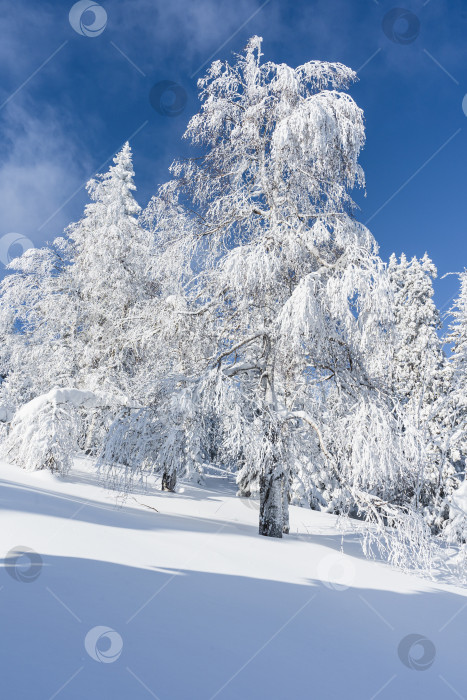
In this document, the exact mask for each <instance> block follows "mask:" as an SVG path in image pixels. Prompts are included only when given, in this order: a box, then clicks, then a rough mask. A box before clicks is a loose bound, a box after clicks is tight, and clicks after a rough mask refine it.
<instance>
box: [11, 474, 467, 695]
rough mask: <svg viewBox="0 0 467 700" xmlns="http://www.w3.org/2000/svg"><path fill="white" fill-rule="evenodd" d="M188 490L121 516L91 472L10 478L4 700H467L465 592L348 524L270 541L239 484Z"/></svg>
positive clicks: (316, 517) (306, 514) (140, 502)
mask: <svg viewBox="0 0 467 700" xmlns="http://www.w3.org/2000/svg"><path fill="white" fill-rule="evenodd" d="M180 491H181V492H180V493H177V494H161V493H157V492H151V493H137V494H135V495H134V497H130V498H129V499H128V500H127V501H126V502H125V504H124V505H123V506H121V505H116V503H115V494H114V493H112V492H109V491H106V490H104V489H102V488H101V487H100V486H99V485H98V484H97V482H96V479H95V477H94V476H93V474H92V471H91V469H90V465H89V464H88V463H87V462H86V461H85V460H77V461H76V464H75V469H74V470H73V472H72V473H71V475H70V476H69V477H67V478H66V479H59V478H55V477H54V476H52V475H51V474H49V473H46V472H35V473H30V472H25V471H22V470H21V469H19V468H17V467H11V466H8V465H6V464H2V465H1V466H0V499H1V509H2V510H1V518H2V521H1V529H0V540H1V551H2V552H4V553H5V555H6V553H7V552H10V554H9V556H8V557H7V559H6V560H5V562H4V563H3V570H2V571H1V572H0V586H1V587H2V589H1V590H0V610H1V630H2V652H1V658H2V673H1V676H0V684H1V697H2V698H8V699H10V698H18V699H21V700H23V699H24V700H26V699H27V700H53V699H54V698H59V700H66V699H68V700H71V699H73V700H94V699H96V700H97V698H99V699H100V698H105V699H111V700H140V699H141V700H146V699H148V698H151V697H153V698H159V699H160V700H179V699H180V700H198V699H202V700H211V699H214V698H219V700H234V699H241V700H249V699H254V700H256V699H258V700H262V699H265V700H266V699H268V700H289V699H290V700H301V699H302V698H303V699H305V698H306V699H307V700H308V699H309V698H316V699H318V700H328V699H329V700H331V699H334V698H336V699H340V698H351V699H352V700H353V699H354V698H355V699H356V700H370V699H371V698H378V699H380V700H387V699H389V698H391V699H392V698H401V699H404V700H405V699H406V698H407V699H408V698H410V700H413V699H416V698H420V700H422V699H423V700H430V699H433V700H434V699H436V700H440V699H443V700H444V699H446V700H449V698H453V699H455V698H456V697H457V698H463V697H467V663H466V653H467V591H465V590H463V589H461V588H457V587H454V586H452V585H448V584H441V583H436V584H435V583H433V582H429V581H426V580H423V579H421V578H417V577H415V576H409V575H405V574H403V573H402V572H399V571H395V570H393V569H391V568H390V567H388V566H387V565H385V564H384V563H381V562H373V561H367V560H365V559H364V558H363V556H362V554H361V548H360V545H359V543H358V541H357V539H358V537H357V535H356V534H355V533H350V532H349V533H347V534H342V530H340V529H339V527H338V523H337V521H336V518H335V517H333V516H328V515H323V514H320V513H316V512H312V511H308V510H305V509H300V508H291V533H292V534H290V535H289V536H287V537H284V539H283V540H273V539H266V538H262V537H259V536H258V535H257V518H258V511H257V504H256V503H254V502H249V501H245V500H242V499H238V498H236V497H235V490H234V486H233V484H231V483H229V481H228V480H227V479H225V478H214V477H212V478H209V479H208V482H207V485H206V487H205V488H199V487H195V486H193V485H185V486H182V487H181V489H180ZM154 509H157V510H154ZM18 547H20V548H23V549H24V548H30V549H31V550H33V552H31V553H30V556H29V558H28V557H27V556H25V555H23V556H22V557H20V558H19V559H17V563H16V564H15V558H14V555H13V554H12V553H11V550H13V549H15V548H18ZM35 553H37V554H38V555H40V559H39V558H38V557H37V556H36V554H35ZM95 628H98V629H95ZM99 628H100V629H99ZM409 635H412V636H409ZM417 635H418V636H417Z"/></svg>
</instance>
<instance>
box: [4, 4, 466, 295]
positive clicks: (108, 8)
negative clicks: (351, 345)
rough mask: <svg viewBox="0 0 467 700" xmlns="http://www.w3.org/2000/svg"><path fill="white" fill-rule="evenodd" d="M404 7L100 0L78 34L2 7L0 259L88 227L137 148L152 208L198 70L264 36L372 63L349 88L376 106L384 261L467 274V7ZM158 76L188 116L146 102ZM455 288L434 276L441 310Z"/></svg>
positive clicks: (267, 48) (57, 18) (60, 8)
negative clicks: (413, 261) (107, 184)
mask: <svg viewBox="0 0 467 700" xmlns="http://www.w3.org/2000/svg"><path fill="white" fill-rule="evenodd" d="M402 3H403V8H402V10H405V12H404V11H399V12H392V13H391V11H393V9H394V7H395V6H394V3H393V2H392V0H389V1H388V0H294V1H291V0H269V1H266V2H264V0H262V1H257V0H235V2H231V1H230V2H227V1H226V0H191V1H190V2H188V1H187V0H172V1H171V2H167V0H131V2H130V1H129V0H126V1H125V2H124V1H123V0H102V3H101V6H102V7H103V8H104V10H105V12H104V13H103V12H102V11H100V25H96V27H95V29H97V30H99V29H100V28H103V27H104V26H105V28H104V29H103V31H102V32H101V33H99V32H98V31H96V36H86V35H83V34H80V33H79V31H84V33H89V32H90V31H91V29H92V27H91V23H92V21H93V20H94V15H93V14H92V12H90V11H88V12H87V14H83V13H80V12H79V11H78V17H79V16H80V15H81V24H80V23H78V24H76V23H75V24H76V28H77V29H78V31H76V30H75V29H74V28H73V27H72V26H71V24H70V21H69V11H70V9H71V7H72V6H73V2H72V1H69V0H50V1H47V0H40V2H38V1H37V0H15V2H14V3H11V2H7V0H0V37H1V40H0V65H1V70H0V76H1V77H0V129H1V136H2V138H1V139H0V257H2V255H3V257H4V256H5V251H4V250H2V249H1V248H2V244H1V240H2V238H3V236H5V235H6V234H8V233H11V232H15V233H17V234H18V235H19V236H25V237H27V238H28V239H30V240H31V241H32V243H33V244H34V245H35V246H40V245H42V244H43V243H44V242H45V241H46V240H51V239H53V238H54V237H55V236H57V235H60V234H61V232H62V231H63V228H64V227H65V226H66V225H67V224H68V223H70V222H71V221H73V220H76V219H78V218H80V216H81V214H82V210H83V207H84V205H85V203H86V201H87V199H86V193H85V190H84V187H83V185H84V183H85V182H86V181H87V179H89V177H91V176H92V175H93V174H94V173H95V172H96V170H98V169H104V170H105V169H106V168H107V167H108V164H109V161H110V158H111V157H112V155H113V154H114V153H115V151H116V150H118V149H119V148H120V146H121V145H122V144H123V142H124V141H125V140H127V139H130V142H131V145H132V148H133V151H134V162H135V169H136V184H137V186H138V194H137V196H138V200H139V202H140V204H141V205H143V206H144V205H145V204H146V202H147V201H148V200H149V198H150V197H151V195H152V194H153V193H154V192H155V191H156V188H157V186H158V184H160V183H162V182H164V181H165V180H166V179H167V178H168V171H167V168H168V166H169V165H170V162H171V161H172V160H173V158H175V157H177V156H179V155H181V154H183V153H186V152H187V145H186V144H185V143H183V142H182V141H181V136H182V134H183V132H184V129H185V126H186V123H187V121H188V119H189V117H190V116H191V114H193V113H194V112H195V111H197V105H198V102H197V97H196V92H197V91H196V79H197V77H199V76H200V75H201V74H202V71H201V72H197V71H198V69H199V68H200V66H201V65H203V64H204V63H205V62H206V61H207V59H209V58H210V57H211V56H213V58H222V59H225V58H229V57H230V56H231V54H232V52H233V51H239V50H241V49H242V47H243V46H244V45H245V42H246V40H247V39H248V37H249V36H251V35H253V34H259V35H261V36H262V37H263V38H264V44H263V52H264V54H265V59H266V60H273V61H276V62H286V63H289V64H291V65H293V66H295V65H298V64H300V63H304V62H305V61H307V60H310V59H323V60H328V61H341V62H343V63H345V64H347V65H349V66H351V67H352V68H354V69H355V70H359V69H360V70H359V78H360V80H359V82H358V83H357V84H356V85H355V86H354V87H353V88H352V90H351V93H352V95H353V97H354V99H355V100H356V101H357V103H358V104H359V105H360V106H361V107H362V108H363V110H364V112H365V118H366V127H367V144H366V147H365V150H364V153H363V156H362V160H361V162H362V165H363V167H364V169H365V172H366V178H367V189H366V197H365V196H363V193H360V194H358V195H357V201H358V203H359V205H360V207H361V212H360V217H361V220H362V221H363V222H367V221H369V223H368V225H369V227H370V229H371V230H372V232H373V234H374V236H375V237H376V239H377V241H378V242H379V244H380V246H381V255H382V256H383V257H384V258H387V257H388V256H389V254H390V253H391V252H392V251H395V252H397V253H400V252H401V251H404V252H406V254H407V255H410V256H411V255H418V256H421V255H423V253H424V252H425V251H428V253H429V254H430V255H431V257H432V258H433V260H434V262H435V263H436V265H437V266H438V270H439V273H440V276H441V275H443V274H444V273H446V272H451V271H459V270H462V269H464V267H465V266H467V236H466V204H465V202H466V200H467V197H466V195H467V187H466V185H467V183H466V174H465V173H466V168H465V160H466V145H467V116H466V114H465V113H464V110H463V108H462V102H463V98H464V96H465V95H466V93H467V60H466V59H467V42H466V40H465V37H466V36H467V2H465V0H417V1H415V0H401V4H402ZM91 4H92V2H89V5H91ZM83 6H84V5H83ZM78 10H79V8H78ZM389 13H391V14H389ZM252 15H254V16H253V17H252ZM397 16H398V19H397ZM242 25H244V26H242ZM383 25H384V28H383ZM384 30H385V31H384ZM43 64H44V65H43ZM41 66H42V67H41ZM161 81H172V82H174V83H176V84H178V85H180V86H181V87H182V89H183V90H184V91H185V93H186V104H185V105H184V107H183V103H181V107H183V109H181V110H179V111H180V114H179V115H178V116H167V115H164V114H161V113H158V112H156V111H155V110H154V109H153V107H152V106H151V104H150V101H149V95H150V91H151V88H152V87H153V86H154V85H155V84H157V83H159V82H161ZM185 93H183V94H185ZM168 97H169V94H168V93H166V94H165V97H164V98H163V104H165V102H164V99H168ZM162 111H163V110H162ZM465 111H466V112H467V100H466V103H465ZM398 190H400V191H398ZM5 240H10V239H5ZM11 240H12V239H11ZM19 245H20V244H18V246H19ZM12 250H14V248H13V249H12ZM11 252H12V251H10V253H11ZM2 270H3V265H2V264H1V263H0V272H1V271H2ZM456 289H457V282H456V279H455V278H454V277H448V278H446V279H444V280H441V279H440V280H438V281H437V283H436V300H437V302H438V305H439V306H440V307H446V306H449V299H450V298H451V297H452V295H453V294H454V293H455V292H456Z"/></svg>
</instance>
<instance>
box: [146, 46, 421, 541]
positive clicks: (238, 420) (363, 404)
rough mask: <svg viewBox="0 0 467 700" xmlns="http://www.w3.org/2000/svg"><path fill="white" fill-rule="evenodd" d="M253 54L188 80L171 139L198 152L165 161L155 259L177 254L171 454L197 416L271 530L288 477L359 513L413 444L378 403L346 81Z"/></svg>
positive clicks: (381, 274) (373, 282)
mask: <svg viewBox="0 0 467 700" xmlns="http://www.w3.org/2000/svg"><path fill="white" fill-rule="evenodd" d="M261 57H262V54H261V39H260V38H258V37H253V38H252V39H251V40H250V41H249V43H248V45H247V47H246V49H245V51H244V53H243V54H242V55H240V56H237V57H236V61H235V63H234V64H232V65H231V64H229V63H228V62H226V63H223V62H220V61H216V62H214V63H213V64H212V66H211V68H210V69H209V70H208V73H207V75H206V77H205V78H203V79H201V80H200V81H199V86H200V90H201V92H200V97H201V101H202V108H201V111H200V112H199V113H198V114H196V115H195V116H194V117H193V118H192V119H191V121H190V123H189V125H188V128H187V131H186V134H185V136H186V138H188V139H190V140H191V142H192V143H193V144H194V145H195V146H198V147H199V155H198V156H197V157H195V158H193V159H189V160H186V161H183V162H176V163H174V165H173V166H172V172H173V175H174V180H173V181H172V182H171V183H169V184H168V185H167V186H165V188H163V194H164V196H165V197H169V198H171V208H172V210H176V208H177V207H178V206H180V205H181V204H183V205H184V206H185V207H186V209H187V210H188V211H190V212H191V219H190V224H189V225H188V226H186V227H183V226H182V227H181V228H180V230H179V231H178V235H177V236H176V237H175V240H174V241H173V244H172V247H171V246H169V247H168V251H167V257H168V258H170V251H171V250H173V251H174V253H173V255H174V257H176V255H177V254H179V252H180V250H183V249H184V250H185V251H190V252H191V253H190V254H191V256H192V260H193V262H192V271H193V274H192V275H191V278H190V279H189V280H188V281H187V283H186V284H185V285H184V288H183V298H182V299H180V300H178V299H177V302H176V303H177V307H176V312H177V316H178V317H179V318H180V319H183V320H180V321H177V323H178V327H179V328H182V329H183V334H184V335H185V337H186V338H187V342H186V343H185V344H184V345H183V347H184V350H185V357H184V362H183V366H181V367H180V369H181V370H182V371H180V372H179V373H178V376H177V377H176V379H177V382H178V384H177V397H178V398H177V401H176V407H177V409H176V410H177V413H178V425H179V426H180V427H181V430H180V431H179V432H180V433H181V434H183V433H184V434H185V444H184V445H182V443H181V442H180V444H179V450H184V451H185V453H186V451H187V449H191V448H190V446H187V444H186V437H187V432H188V433H189V434H190V435H193V436H194V440H195V443H196V442H198V443H199V442H200V437H199V435H200V430H201V431H203V430H204V431H206V432H207V426H206V425H204V426H203V425H202V421H201V420H200V419H199V417H200V414H201V415H203V414H204V415H206V413H207V411H206V410H205V409H206V408H209V411H210V413H211V414H213V419H214V420H215V421H216V422H217V427H218V445H217V447H218V450H219V453H220V457H221V459H222V460H223V461H224V462H225V461H227V460H228V459H229V456H230V458H232V459H233V460H234V461H236V462H237V466H240V467H241V469H240V473H239V483H240V484H241V485H242V488H243V490H244V491H245V492H247V491H248V490H249V482H253V481H255V480H256V479H257V480H258V481H259V492H260V533H261V534H263V535H269V536H274V537H281V536H282V532H283V531H287V528H288V517H287V510H288V505H287V503H288V499H289V497H290V493H291V484H292V481H293V479H295V478H296V477H297V475H298V477H300V475H302V476H303V473H305V472H307V473H308V474H310V473H313V478H309V477H307V479H305V480H304V479H302V481H307V483H306V489H308V496H310V494H311V498H310V500H312V499H313V498H314V499H315V503H316V504H317V505H323V506H324V507H328V508H330V509H337V508H338V504H339V505H340V507H341V508H342V509H344V507H345V503H344V502H347V509H348V503H349V501H352V503H354V504H355V507H356V508H361V507H363V506H367V507H369V508H370V507H371V508H374V507H373V506H372V505H371V503H372V498H373V496H372V493H373V494H374V493H375V492H376V491H378V489H381V491H383V490H385V491H386V492H387V493H390V492H391V489H393V490H400V489H402V488H403V485H402V482H403V481H404V479H406V478H407V479H409V480H410V479H411V478H412V474H411V472H410V469H411V468H412V466H413V464H412V462H410V466H408V462H409V461H410V459H412V461H413V460H414V459H415V458H416V457H415V452H416V450H415V451H414V450H413V451H412V454H411V456H410V459H409V457H408V456H407V455H408V452H409V450H408V449H407V448H406V449H405V450H404V449H403V448H402V443H403V442H404V440H405V439H406V438H405V437H404V430H403V426H402V425H401V424H400V423H399V422H398V419H397V417H395V416H394V411H393V404H392V402H391V399H390V397H388V395H387V393H386V392H385V381H386V377H387V376H388V374H389V368H388V362H389V357H388V355H390V353H389V354H388V352H387V346H388V343H389V342H390V323H389V320H388V319H389V318H390V306H391V297H390V288H389V283H388V279H387V275H386V273H385V270H384V266H383V265H382V263H381V261H380V259H379V258H378V256H377V246H376V243H375V241H374V239H373V237H372V236H371V234H370V232H369V231H368V230H367V229H366V228H365V227H364V226H362V225H361V224H359V223H358V222H357V221H356V220H355V218H354V216H353V210H354V203H353V201H352V198H351V196H350V194H349V192H350V190H351V189H352V188H354V187H356V186H362V185H363V183H364V176H363V172H362V169H361V167H360V165H359V163H358V156H359V153H360V150H361V148H362V146H363V143H364V127H363V115H362V112H361V110H360V109H359V108H358V107H357V105H356V104H355V102H354V101H353V100H352V98H351V97H350V96H349V95H348V94H346V93H345V92H343V89H345V88H346V87H347V86H348V85H349V84H350V83H351V82H352V81H353V80H354V79H355V74H354V73H353V71H351V70H350V69H349V68H347V67H345V66H343V65H341V64H334V63H323V62H319V61H312V62H309V63H306V64H305V65H303V66H299V67H298V68H296V69H293V68H290V67H289V66H287V65H285V64H280V65H277V64H274V63H271V62H267V63H262V61H261ZM160 218H161V219H162V221H161V222H159V225H160V226H161V227H162V228H164V222H163V214H162V215H160ZM181 241H183V242H181ZM172 332H173V334H174V336H173V337H174V340H173V341H172V344H173V345H175V344H176V342H177V341H176V338H177V337H179V338H180V335H177V329H176V328H175V327H172ZM171 400H172V402H173V401H174V398H173V397H172V398H171ZM184 406H185V407H187V413H186V415H187V416H188V419H187V420H188V423H189V425H190V426H191V427H190V431H184V430H183V427H184V419H183V410H184ZM211 424H212V423H211ZM193 426H197V429H196V430H193ZM205 434H206V433H203V436H204V435H205ZM203 441H204V440H201V442H203ZM174 452H175V448H174V442H173V441H172V442H171V454H172V459H174V457H173V455H174ZM191 452H192V454H196V444H194V447H193V449H191ZM178 461H179V460H178ZM401 474H402V475H403V478H401ZM362 489H366V490H367V492H366V494H365V493H363V491H362Z"/></svg>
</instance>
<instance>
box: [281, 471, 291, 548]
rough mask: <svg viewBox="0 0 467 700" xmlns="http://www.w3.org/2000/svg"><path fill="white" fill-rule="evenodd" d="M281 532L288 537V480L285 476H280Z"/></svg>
mask: <svg viewBox="0 0 467 700" xmlns="http://www.w3.org/2000/svg"><path fill="white" fill-rule="evenodd" d="M282 532H283V533H284V535H288V534H289V532H290V523H289V480H288V478H287V475H286V474H284V475H283V476H282Z"/></svg>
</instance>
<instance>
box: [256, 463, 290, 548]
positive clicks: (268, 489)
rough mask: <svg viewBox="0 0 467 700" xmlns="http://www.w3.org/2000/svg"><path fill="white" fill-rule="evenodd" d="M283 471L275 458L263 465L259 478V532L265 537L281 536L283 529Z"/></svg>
mask: <svg viewBox="0 0 467 700" xmlns="http://www.w3.org/2000/svg"><path fill="white" fill-rule="evenodd" d="M282 483H283V473H282V470H281V469H280V468H279V465H278V464H277V459H271V460H270V461H269V462H268V463H267V464H265V465H264V467H263V469H262V471H261V475H260V478H259V492H260V510H259V534H260V535H264V536H265V537H282V532H283V529H284V514H283V497H282V488H283V487H282Z"/></svg>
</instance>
